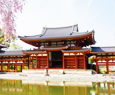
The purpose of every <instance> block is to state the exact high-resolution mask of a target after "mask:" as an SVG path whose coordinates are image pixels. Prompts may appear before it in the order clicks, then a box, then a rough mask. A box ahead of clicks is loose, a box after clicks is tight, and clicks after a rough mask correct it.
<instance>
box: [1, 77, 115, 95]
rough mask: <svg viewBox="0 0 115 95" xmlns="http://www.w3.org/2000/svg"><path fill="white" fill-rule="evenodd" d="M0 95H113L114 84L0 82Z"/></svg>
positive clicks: (114, 90)
mask: <svg viewBox="0 0 115 95" xmlns="http://www.w3.org/2000/svg"><path fill="white" fill-rule="evenodd" d="M0 95H115V82H103V83H99V82H98V83H92V82H54V81H50V82H45V81H28V80H3V79H1V80H0Z"/></svg>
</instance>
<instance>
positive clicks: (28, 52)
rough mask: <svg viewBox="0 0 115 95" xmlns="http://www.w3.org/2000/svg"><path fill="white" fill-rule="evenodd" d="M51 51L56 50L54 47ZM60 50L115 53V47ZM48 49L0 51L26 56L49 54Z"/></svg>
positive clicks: (3, 53) (63, 50) (8, 54)
mask: <svg viewBox="0 0 115 95" xmlns="http://www.w3.org/2000/svg"><path fill="white" fill-rule="evenodd" d="M50 51H54V50H53V49H52V50H50ZM58 51H62V52H63V53H85V54H88V55H96V54H97V55H101V54H102V55H104V54H105V55H106V54H108V55H115V47H91V48H82V49H63V48H61V49H60V50H58ZM47 52H48V51H47V50H39V51H38V50H19V51H2V50H1V51H0V57H4V56H11V57H13V56H26V55H31V54H35V55H36V54H47Z"/></svg>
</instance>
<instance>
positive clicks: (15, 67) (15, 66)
mask: <svg viewBox="0 0 115 95" xmlns="http://www.w3.org/2000/svg"><path fill="white" fill-rule="evenodd" d="M16 59H17V58H16ZM15 72H17V61H15Z"/></svg>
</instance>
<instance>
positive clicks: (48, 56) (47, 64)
mask: <svg viewBox="0 0 115 95" xmlns="http://www.w3.org/2000/svg"><path fill="white" fill-rule="evenodd" d="M48 53H49V52H47V67H49V54H48Z"/></svg>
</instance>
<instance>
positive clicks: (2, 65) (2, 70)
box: [1, 61, 3, 72]
mask: <svg viewBox="0 0 115 95" xmlns="http://www.w3.org/2000/svg"><path fill="white" fill-rule="evenodd" d="M1 72H3V61H1Z"/></svg>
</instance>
